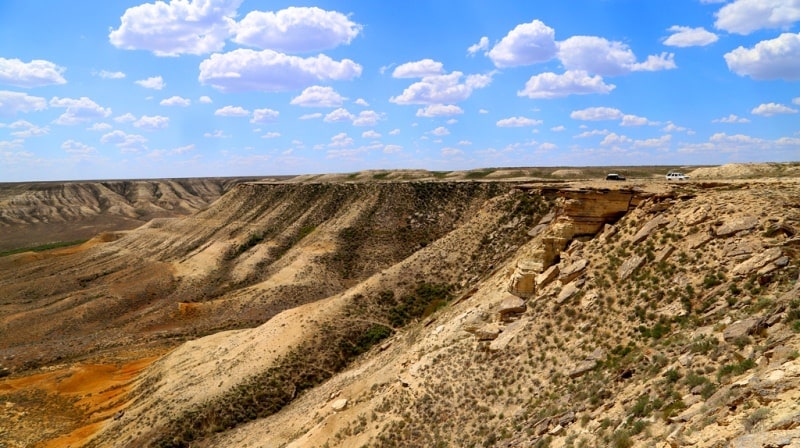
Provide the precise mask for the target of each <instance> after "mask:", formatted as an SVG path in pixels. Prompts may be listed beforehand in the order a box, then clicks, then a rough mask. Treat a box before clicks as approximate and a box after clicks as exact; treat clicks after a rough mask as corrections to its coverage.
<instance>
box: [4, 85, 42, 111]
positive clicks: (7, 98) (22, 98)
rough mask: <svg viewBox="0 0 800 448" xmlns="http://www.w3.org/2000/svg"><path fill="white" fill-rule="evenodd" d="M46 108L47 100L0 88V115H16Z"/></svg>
mask: <svg viewBox="0 0 800 448" xmlns="http://www.w3.org/2000/svg"><path fill="white" fill-rule="evenodd" d="M44 109H47V100H46V99H44V98H42V97H38V96H30V95H28V94H26V93H22V92H12V91H9V90H0V115H5V116H9V115H16V114H17V113H19V112H22V113H28V112H34V111H38V110H44Z"/></svg>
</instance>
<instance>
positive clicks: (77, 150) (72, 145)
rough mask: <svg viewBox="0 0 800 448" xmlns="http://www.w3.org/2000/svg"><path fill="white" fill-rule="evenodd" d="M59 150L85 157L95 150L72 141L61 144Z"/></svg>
mask: <svg viewBox="0 0 800 448" xmlns="http://www.w3.org/2000/svg"><path fill="white" fill-rule="evenodd" d="M61 149H63V150H64V151H66V152H68V153H70V154H77V155H86V154H91V153H93V152H95V149H94V148H93V147H91V146H89V145H87V144H85V143H82V142H79V141H76V140H72V139H70V140H67V141H65V142H64V143H62V144H61Z"/></svg>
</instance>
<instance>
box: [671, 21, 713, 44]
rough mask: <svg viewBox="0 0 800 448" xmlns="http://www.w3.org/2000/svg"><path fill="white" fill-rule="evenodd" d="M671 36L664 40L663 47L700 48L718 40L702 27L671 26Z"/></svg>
mask: <svg viewBox="0 0 800 448" xmlns="http://www.w3.org/2000/svg"><path fill="white" fill-rule="evenodd" d="M668 31H671V32H672V35H671V36H669V37H668V38H666V39H665V40H664V45H670V46H672V47H702V46H705V45H710V44H713V43H714V42H716V41H717V40H719V37H718V36H717V35H716V34H714V33H712V32H711V31H708V30H706V29H705V28H703V27H697V28H692V27H689V26H679V25H675V26H671V27H669V29H668Z"/></svg>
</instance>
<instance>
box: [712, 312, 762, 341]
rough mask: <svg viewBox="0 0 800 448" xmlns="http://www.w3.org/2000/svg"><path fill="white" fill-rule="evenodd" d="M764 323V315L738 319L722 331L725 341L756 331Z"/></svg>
mask: <svg viewBox="0 0 800 448" xmlns="http://www.w3.org/2000/svg"><path fill="white" fill-rule="evenodd" d="M763 325H764V318H763V317H748V318H747V319H742V320H737V321H736V322H734V323H732V324H730V325H728V327H727V328H725V330H724V331H723V332H722V337H723V338H724V339H725V341H727V342H731V341H734V340H736V339H737V338H740V337H743V336H747V335H750V334H753V333H755V332H756V331H758V329H760V328H761V327H762V326H763Z"/></svg>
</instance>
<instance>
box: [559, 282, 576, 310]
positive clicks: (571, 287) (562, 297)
mask: <svg viewBox="0 0 800 448" xmlns="http://www.w3.org/2000/svg"><path fill="white" fill-rule="evenodd" d="M576 283H577V282H571V283H567V284H566V285H565V286H564V287H563V288H561V292H559V293H558V297H557V298H556V303H557V304H559V305H561V304H562V303H564V302H566V301H567V300H569V299H570V298H571V297H572V296H574V295H575V294H576V293H577V292H578V285H577V284H576Z"/></svg>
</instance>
